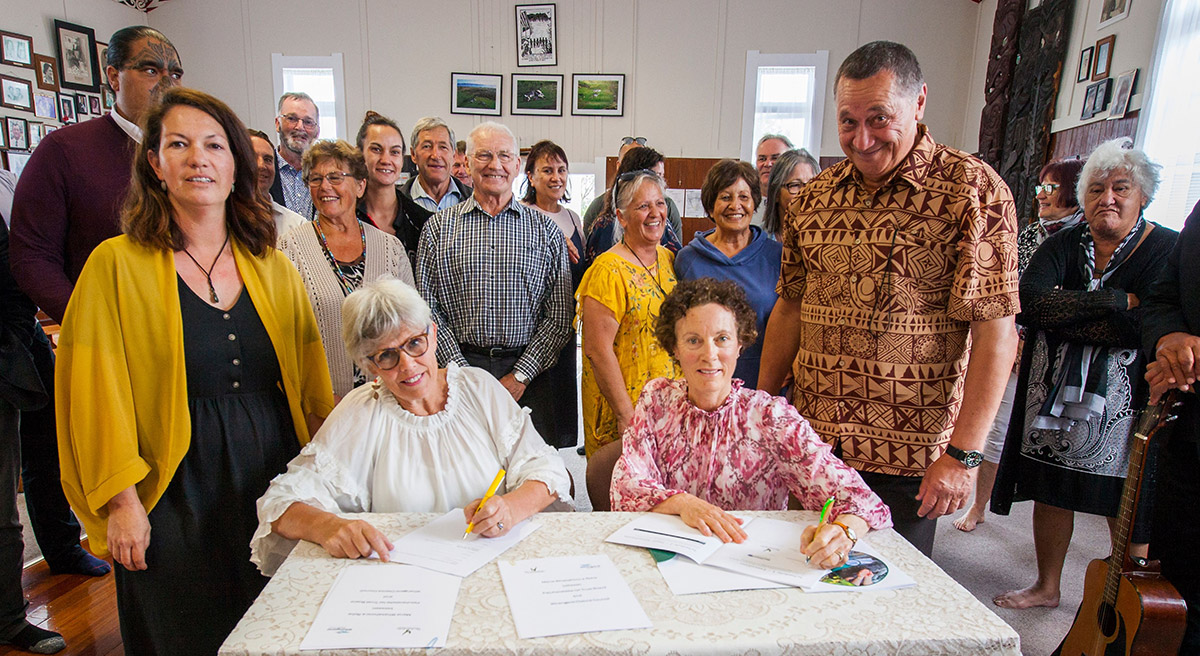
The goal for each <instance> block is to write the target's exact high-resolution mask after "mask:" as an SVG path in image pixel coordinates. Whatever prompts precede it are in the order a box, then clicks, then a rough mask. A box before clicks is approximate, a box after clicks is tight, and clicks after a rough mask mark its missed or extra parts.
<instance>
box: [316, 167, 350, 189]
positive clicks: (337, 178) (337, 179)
mask: <svg viewBox="0 0 1200 656" xmlns="http://www.w3.org/2000/svg"><path fill="white" fill-rule="evenodd" d="M348 177H350V173H348V172H346V171H334V172H333V173H327V174H325V175H317V174H316V173H313V174H312V175H309V176H308V186H310V187H314V188H316V187H320V186H321V181H322V180H328V181H329V184H331V185H333V186H335V187H336V186H338V185H340V184H342V180H345V179H346V178H348Z"/></svg>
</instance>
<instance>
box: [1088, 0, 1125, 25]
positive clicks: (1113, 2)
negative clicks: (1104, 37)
mask: <svg viewBox="0 0 1200 656" xmlns="http://www.w3.org/2000/svg"><path fill="white" fill-rule="evenodd" d="M1132 4H1133V0H1104V2H1102V3H1100V24H1099V25H1097V26H1096V29H1098V30H1102V29H1104V28H1106V27H1108V26H1109V25H1112V24H1113V23H1115V22H1117V21H1119V20H1122V19H1124V18H1125V17H1126V16H1128V15H1129V7H1130V5H1132Z"/></svg>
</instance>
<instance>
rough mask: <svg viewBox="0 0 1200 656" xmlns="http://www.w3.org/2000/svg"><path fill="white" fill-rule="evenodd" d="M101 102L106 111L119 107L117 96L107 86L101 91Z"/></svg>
mask: <svg viewBox="0 0 1200 656" xmlns="http://www.w3.org/2000/svg"><path fill="white" fill-rule="evenodd" d="M100 96H101V101H100V104H101V106H102V107H104V109H106V110H108V109H112V108H113V107H116V106H117V94H116V92H114V91H113V90H112V89H110V88H109V86H108V85H107V84H106V85H104V87H103V88H102V89H100Z"/></svg>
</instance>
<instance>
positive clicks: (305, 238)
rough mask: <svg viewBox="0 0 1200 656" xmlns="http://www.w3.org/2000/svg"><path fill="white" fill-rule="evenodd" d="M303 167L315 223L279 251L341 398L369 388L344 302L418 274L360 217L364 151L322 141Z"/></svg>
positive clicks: (397, 246)
mask: <svg viewBox="0 0 1200 656" xmlns="http://www.w3.org/2000/svg"><path fill="white" fill-rule="evenodd" d="M302 166H303V170H304V179H305V180H306V181H307V182H308V189H309V191H310V192H311V193H312V200H313V206H314V207H315V208H316V210H317V218H316V220H314V221H310V222H309V223H307V224H305V225H302V226H300V227H298V228H295V229H293V230H292V231H291V232H289V233H288V234H286V235H284V236H283V239H281V240H280V244H279V250H281V251H283V254H284V255H286V256H287V257H288V259H289V260H291V261H292V263H293V264H295V265H296V268H297V269H299V270H300V279H301V280H303V281H304V288H305V290H307V291H308V298H309V300H310V301H312V307H313V311H314V312H316V314H317V326H318V327H319V328H320V329H321V341H322V342H323V343H324V344H325V355H326V356H327V357H328V358H329V378H330V380H332V381H333V393H334V395H335V396H337V398H339V399H340V398H342V397H343V396H345V395H346V394H348V393H349V392H350V390H352V389H354V388H355V387H358V386H360V385H362V384H364V383H366V382H367V376H366V374H365V373H363V370H362V369H361V368H359V367H358V366H357V365H355V363H354V362H352V361H351V360H350V358H348V357H347V356H346V349H345V347H344V346H343V345H342V335H341V329H342V300H343V299H344V298H345V297H346V296H347V295H348V294H350V292H353V291H354V290H356V289H358V288H359V287H361V286H362V284H363V283H365V282H370V281H372V280H378V279H379V278H382V277H384V276H391V277H394V278H399V279H400V280H403V281H404V282H406V283H408V284H409V285H411V284H413V269H412V264H411V263H410V262H409V259H408V255H406V254H405V252H404V245H403V244H401V243H400V241H399V240H398V239H396V238H395V237H393V236H391V235H389V234H386V233H384V232H383V231H382V230H379V229H378V228H376V227H374V226H372V225H370V222H369V221H365V220H363V219H361V218H360V217H359V216H358V215H357V213H356V211H355V208H356V206H357V204H358V199H359V197H360V196H362V194H363V191H364V190H365V188H366V179H367V165H366V162H365V160H364V159H363V155H362V153H360V152H359V151H358V150H357V149H355V148H354V146H351V145H350V144H348V143H346V142H345V141H341V140H338V141H318V142H317V143H315V144H313V145H312V147H310V148H309V149H308V150H306V151H305V152H304V161H303V165H302Z"/></svg>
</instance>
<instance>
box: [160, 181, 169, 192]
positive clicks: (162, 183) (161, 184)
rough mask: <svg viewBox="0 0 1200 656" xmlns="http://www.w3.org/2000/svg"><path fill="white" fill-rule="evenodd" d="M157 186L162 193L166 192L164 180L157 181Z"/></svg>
mask: <svg viewBox="0 0 1200 656" xmlns="http://www.w3.org/2000/svg"><path fill="white" fill-rule="evenodd" d="M158 186H159V187H161V188H162V190H163V191H166V190H167V181H166V180H159V181H158Z"/></svg>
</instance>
